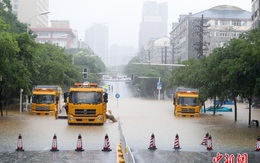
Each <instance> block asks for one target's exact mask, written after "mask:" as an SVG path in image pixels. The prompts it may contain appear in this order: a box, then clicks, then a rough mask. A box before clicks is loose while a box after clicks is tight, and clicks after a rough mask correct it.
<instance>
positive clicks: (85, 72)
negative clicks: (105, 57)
mask: <svg viewBox="0 0 260 163" xmlns="http://www.w3.org/2000/svg"><path fill="white" fill-rule="evenodd" d="M83 78H84V79H87V78H88V68H84V69H83Z"/></svg>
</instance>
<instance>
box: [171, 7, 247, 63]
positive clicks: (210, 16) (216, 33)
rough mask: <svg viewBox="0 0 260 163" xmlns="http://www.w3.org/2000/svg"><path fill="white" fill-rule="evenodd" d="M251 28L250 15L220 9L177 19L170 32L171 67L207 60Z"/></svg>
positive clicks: (231, 8) (215, 8)
mask: <svg viewBox="0 0 260 163" xmlns="http://www.w3.org/2000/svg"><path fill="white" fill-rule="evenodd" d="M250 28H251V13H250V12H248V11H245V10H243V9H241V8H238V7H235V6H229V5H220V6H215V7H213V8H210V9H208V10H205V11H201V12H199V13H196V14H192V13H190V14H188V15H180V18H179V22H178V23H173V26H172V31H171V32H170V39H171V47H172V50H173V56H174V58H173V60H174V63H179V62H181V61H185V60H188V59H190V58H200V57H202V56H208V55H209V54H210V53H212V51H213V49H214V48H217V47H222V46H223V45H224V44H225V43H226V42H228V41H229V40H230V39H232V38H238V37H239V35H240V34H241V33H243V32H245V31H248V30H250Z"/></svg>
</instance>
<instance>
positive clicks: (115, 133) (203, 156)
mask: <svg viewBox="0 0 260 163" xmlns="http://www.w3.org/2000/svg"><path fill="white" fill-rule="evenodd" d="M105 84H106V85H113V87H114V88H113V92H112V90H110V92H108V93H109V103H108V109H109V110H112V113H113V114H114V116H115V117H116V118H117V119H118V120H119V122H117V123H112V122H111V121H109V120H108V121H107V122H106V123H105V124H104V125H103V126H86V125H72V126H69V125H68V124H67V121H66V119H58V120H56V119H55V118H54V117H53V116H40V115H30V114H29V112H22V113H19V112H18V110H19V109H18V108H17V111H8V116H5V114H4V116H3V117H0V130H1V133H0V142H1V143H0V160H2V159H3V158H4V159H5V160H7V161H5V162H8V160H9V161H10V160H11V159H13V158H18V159H19V156H18V155H17V154H15V153H16V152H14V151H15V149H16V147H17V138H18V135H19V134H22V136H23V146H24V149H25V152H24V154H23V155H25V156H26V157H25V156H21V157H22V158H23V159H22V162H23V161H27V160H26V159H28V158H31V160H29V161H30V162H34V161H33V160H37V159H40V158H44V157H46V155H48V156H49V157H48V158H49V159H47V160H46V162H53V161H54V162H63V161H64V160H66V159H67V160H72V161H77V160H78V159H80V158H81V157H83V158H85V161H86V162H91V161H89V160H91V159H90V158H92V162H116V147H117V145H118V144H119V141H120V137H119V129H118V123H120V124H121V126H122V131H123V134H124V136H125V138H126V140H127V145H128V146H129V147H130V148H131V150H132V151H133V154H134V157H135V159H136V162H212V161H211V158H213V157H214V156H216V153H217V152H220V153H221V154H226V153H227V154H234V155H235V157H236V156H237V155H238V154H239V153H241V154H242V153H247V154H248V155H249V160H250V161H251V162H258V161H259V160H260V152H255V145H256V139H257V137H258V136H260V128H255V127H248V109H246V108H247V107H248V106H247V104H242V103H239V104H238V120H237V122H235V121H234V112H221V113H216V115H214V116H213V115H212V112H208V113H202V114H201V117H175V116H174V115H173V105H172V101H171V99H166V100H157V99H154V100H151V99H149V100H148V99H141V98H138V97H136V96H138V92H137V91H136V90H134V91H132V88H131V85H129V84H125V82H112V81H111V82H106V83H105ZM116 93H118V94H120V97H119V98H115V94H116ZM210 105H211V103H210V101H207V102H206V106H210ZM228 107H232V108H233V106H231V105H228ZM252 119H257V120H260V109H252ZM206 133H209V134H210V135H211V136H212V148H213V150H211V151H208V150H207V147H206V146H205V145H201V142H202V140H203V138H204V136H205V134H206ZM54 134H56V135H57V141H58V148H59V149H60V152H59V153H58V154H56V155H55V157H53V156H52V155H53V154H51V155H50V154H49V150H50V149H51V144H52V138H53V135H54ZM78 134H81V135H82V141H83V148H84V149H85V151H84V152H82V154H81V156H79V154H76V153H75V152H74V149H75V148H76V143H77V137H78ZM105 134H108V136H109V140H110V145H111V148H112V149H113V150H112V152H110V153H105V154H104V153H103V152H102V151H101V149H102V148H103V144H104V136H105ZM151 134H154V135H155V143H156V147H157V150H156V151H149V150H148V149H147V148H148V147H149V143H150V139H151ZM176 134H178V136H179V144H180V147H181V149H179V150H177V151H176V150H174V149H173V147H174V141H175V136H176ZM72 151H73V152H72ZM93 157H95V158H96V159H93ZM25 158H26V159H25ZM176 158H177V159H176ZM86 159H88V160H86ZM83 160H84V159H83ZM202 160H204V161H202ZM0 162H1V161H0ZM12 162H13V161H12ZM18 162H19V161H18ZM36 162H37V161H36Z"/></svg>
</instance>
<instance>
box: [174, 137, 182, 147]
mask: <svg viewBox="0 0 260 163" xmlns="http://www.w3.org/2000/svg"><path fill="white" fill-rule="evenodd" d="M180 148H181V147H180V143H179V135H178V134H176V136H175V142H174V149H180Z"/></svg>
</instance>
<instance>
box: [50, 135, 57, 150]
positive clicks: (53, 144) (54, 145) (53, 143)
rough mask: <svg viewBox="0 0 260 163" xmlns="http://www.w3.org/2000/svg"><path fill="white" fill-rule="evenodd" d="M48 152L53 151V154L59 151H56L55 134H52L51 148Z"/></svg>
mask: <svg viewBox="0 0 260 163" xmlns="http://www.w3.org/2000/svg"><path fill="white" fill-rule="evenodd" d="M50 151H53V152H55V151H59V150H58V145H57V136H56V134H54V136H53V139H52V147H51V150H50Z"/></svg>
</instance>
